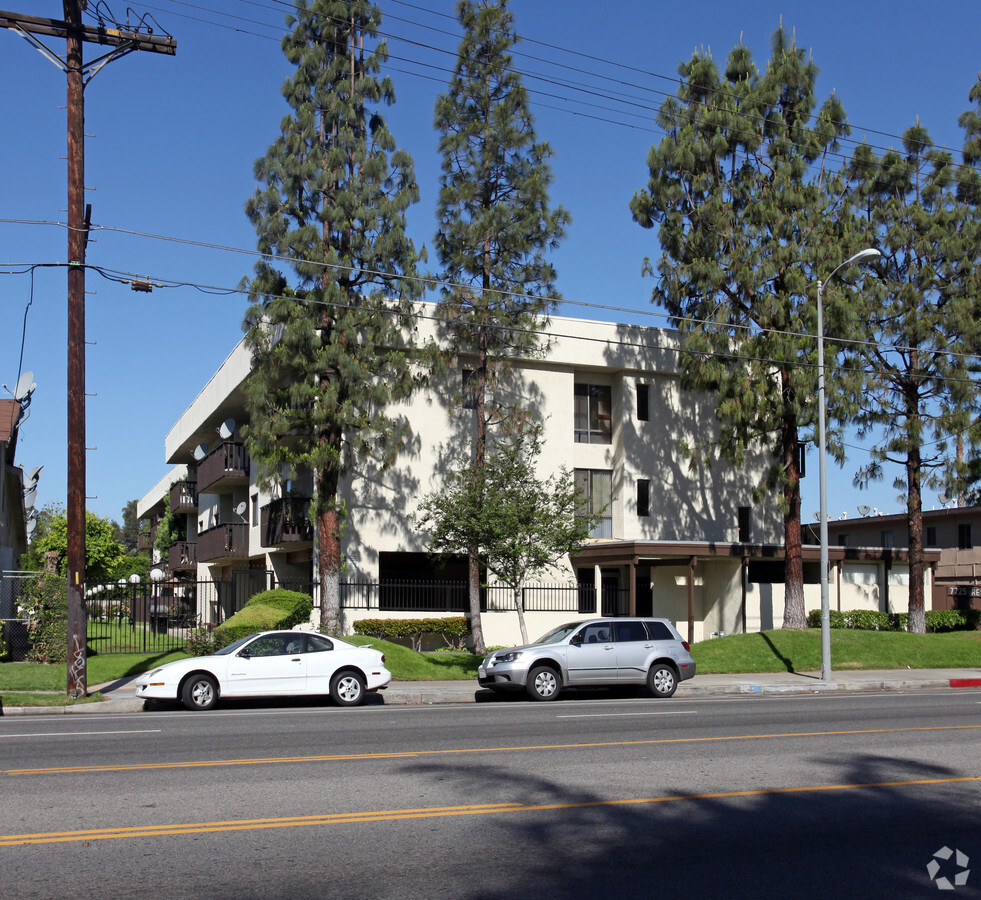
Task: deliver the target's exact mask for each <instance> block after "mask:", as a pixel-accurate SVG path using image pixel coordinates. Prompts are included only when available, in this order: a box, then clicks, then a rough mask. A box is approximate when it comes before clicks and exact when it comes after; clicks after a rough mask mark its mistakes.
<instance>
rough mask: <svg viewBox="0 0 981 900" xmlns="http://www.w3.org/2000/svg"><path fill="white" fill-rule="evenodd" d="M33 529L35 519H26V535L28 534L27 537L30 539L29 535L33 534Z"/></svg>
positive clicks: (35, 522) (35, 526) (35, 525)
mask: <svg viewBox="0 0 981 900" xmlns="http://www.w3.org/2000/svg"><path fill="white" fill-rule="evenodd" d="M35 528H37V519H28V520H27V534H28V537H30V535H32V534H34V529H35Z"/></svg>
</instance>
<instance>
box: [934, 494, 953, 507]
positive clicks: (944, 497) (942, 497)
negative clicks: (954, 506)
mask: <svg viewBox="0 0 981 900" xmlns="http://www.w3.org/2000/svg"><path fill="white" fill-rule="evenodd" d="M937 499H938V500H939V501H940V503H941V505H942V506H946V505H947V501H948V500H949V499H950V497H948V496H947V495H946V494H937Z"/></svg>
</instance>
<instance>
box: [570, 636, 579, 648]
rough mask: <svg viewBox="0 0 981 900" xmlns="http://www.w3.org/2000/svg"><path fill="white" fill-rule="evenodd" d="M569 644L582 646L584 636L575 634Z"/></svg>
mask: <svg viewBox="0 0 981 900" xmlns="http://www.w3.org/2000/svg"><path fill="white" fill-rule="evenodd" d="M569 643H570V644H575V645H576V646H577V647H578V646H579V645H580V644H582V635H581V634H574V635H573V636H572V637H571V638H570V639H569Z"/></svg>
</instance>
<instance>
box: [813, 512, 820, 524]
mask: <svg viewBox="0 0 981 900" xmlns="http://www.w3.org/2000/svg"><path fill="white" fill-rule="evenodd" d="M814 521H815V522H820V521H821V513H819V512H816V513H814Z"/></svg>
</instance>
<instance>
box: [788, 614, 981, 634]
mask: <svg viewBox="0 0 981 900" xmlns="http://www.w3.org/2000/svg"><path fill="white" fill-rule="evenodd" d="M829 613H830V614H829V621H830V624H831V627H832V628H855V629H859V630H861V631H905V630H906V620H907V618H908V616H907V614H906V613H888V612H880V611H879V610H877V609H852V610H846V611H840V610H836V609H832V610H830V611H829ZM979 623H981V610H978V609H968V610H960V609H928V610H927V611H926V630H927V631H973V630H975V629H976V628H977V627H978V625H979ZM807 624H808V625H809V626H810V627H811V628H820V627H821V610H819V609H812V610H811V612H810V613H809V614H808V616H807Z"/></svg>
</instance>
